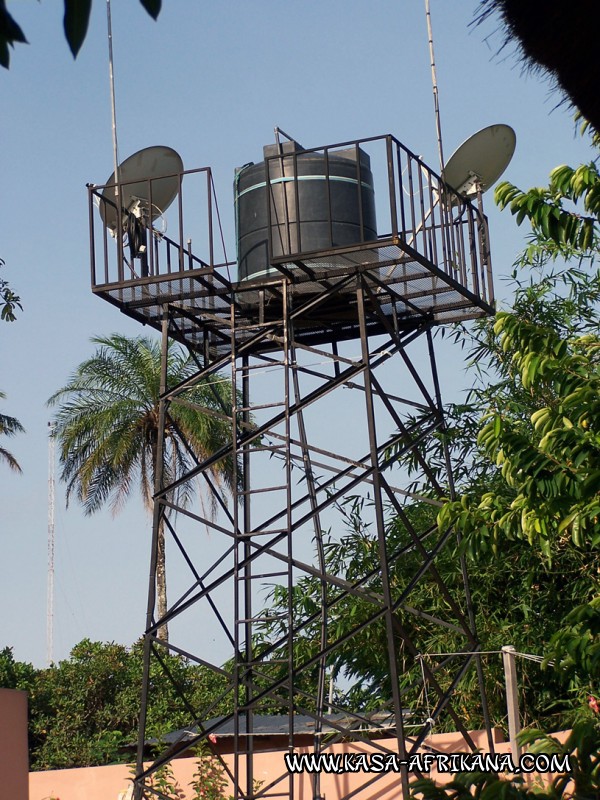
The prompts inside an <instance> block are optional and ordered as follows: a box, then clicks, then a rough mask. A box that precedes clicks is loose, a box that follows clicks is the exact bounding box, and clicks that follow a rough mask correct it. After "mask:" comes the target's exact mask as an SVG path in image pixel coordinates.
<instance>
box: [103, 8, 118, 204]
mask: <svg viewBox="0 0 600 800" xmlns="http://www.w3.org/2000/svg"><path fill="white" fill-rule="evenodd" d="M106 26H107V31H108V73H109V79H110V107H111V113H112V142H113V161H114V168H115V200H116V201H117V208H118V206H119V148H118V144H117V106H116V102H115V74H114V66H113V41H112V18H111V11H110V0H106Z"/></svg>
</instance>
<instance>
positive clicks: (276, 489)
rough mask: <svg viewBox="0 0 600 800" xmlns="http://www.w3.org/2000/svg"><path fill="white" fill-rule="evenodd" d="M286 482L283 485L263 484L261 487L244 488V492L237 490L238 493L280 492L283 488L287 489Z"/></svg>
mask: <svg viewBox="0 0 600 800" xmlns="http://www.w3.org/2000/svg"><path fill="white" fill-rule="evenodd" d="M287 488H288V487H287V484H284V485H283V486H265V487H264V488H263V489H246V491H244V492H238V494H260V493H261V492H281V491H283V490H284V489H287Z"/></svg>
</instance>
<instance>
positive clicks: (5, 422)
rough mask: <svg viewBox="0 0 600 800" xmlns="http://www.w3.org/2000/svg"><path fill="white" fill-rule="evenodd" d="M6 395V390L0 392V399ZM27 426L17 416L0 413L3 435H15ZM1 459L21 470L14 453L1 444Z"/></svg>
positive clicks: (0, 429) (13, 467) (1, 433)
mask: <svg viewBox="0 0 600 800" xmlns="http://www.w3.org/2000/svg"><path fill="white" fill-rule="evenodd" d="M5 397H6V395H5V394H4V392H0V400H4V398H5ZM24 431H25V428H24V427H23V426H22V425H21V423H20V422H19V420H18V419H16V417H9V416H7V415H6V414H0V435H3V436H14V435H15V433H23V432H24ZM0 461H6V463H7V464H8V466H9V467H10V468H11V469H14V471H15V472H21V471H22V470H21V467H20V466H19V462H18V461H17V459H16V458H15V457H14V456H13V454H12V453H9V452H8V450H7V449H6V448H5V447H2V446H0Z"/></svg>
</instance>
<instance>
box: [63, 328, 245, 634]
mask: <svg viewBox="0 0 600 800" xmlns="http://www.w3.org/2000/svg"><path fill="white" fill-rule="evenodd" d="M92 341H93V343H95V344H96V345H98V349H97V350H96V352H95V353H94V355H93V356H92V357H91V358H89V359H88V360H86V361H84V362H83V363H81V364H80V365H79V366H78V367H77V369H76V370H75V372H74V373H73V375H71V377H70V378H69V380H68V382H67V384H66V385H65V386H63V387H62V388H61V389H59V390H58V391H57V392H55V393H54V395H52V397H51V398H50V400H49V401H48V402H49V404H50V405H57V406H58V411H57V413H56V415H55V423H56V427H55V436H56V438H57V439H58V442H59V446H60V451H59V454H60V461H61V464H62V475H61V477H62V479H63V480H64V481H66V483H67V501H68V500H69V498H70V497H71V496H72V495H73V494H74V495H75V496H76V498H77V499H78V500H79V501H80V502H81V503H82V505H83V507H84V509H85V512H86V513H87V514H91V513H93V512H95V511H97V510H98V509H100V508H101V507H102V506H103V505H104V504H105V503H107V502H108V503H109V504H110V506H111V508H112V510H113V511H114V512H116V511H118V510H119V508H120V507H121V505H122V504H123V503H124V502H125V500H126V499H127V497H128V496H129V494H130V492H131V490H132V488H133V486H134V485H135V484H136V483H137V484H138V485H139V488H140V492H141V494H142V497H143V499H144V502H145V504H146V506H147V507H148V508H150V507H151V503H152V495H153V493H154V487H155V481H156V471H155V470H156V465H157V464H158V457H159V456H158V454H159V452H161V453H162V461H161V463H160V465H159V466H160V470H161V473H162V481H163V484H162V485H164V486H169V485H170V484H171V483H173V482H174V481H175V480H176V479H177V478H179V477H181V476H183V475H184V474H185V473H187V472H188V471H189V470H190V469H192V468H193V467H194V466H195V465H196V464H197V463H198V462H199V461H201V460H203V459H205V458H207V457H208V456H210V455H213V454H215V453H217V452H218V451H219V450H220V449H221V448H222V447H223V446H224V445H226V444H227V443H228V442H229V441H230V439H231V435H232V433H231V431H232V428H231V414H232V400H233V392H232V387H231V382H230V381H229V380H227V379H221V378H218V377H215V376H212V377H210V378H209V379H205V380H204V381H202V382H200V383H196V384H194V385H193V386H192V388H189V389H187V390H186V391H185V392H184V393H183V394H182V395H180V396H179V397H178V398H177V400H175V401H173V402H172V403H171V404H170V405H169V408H168V411H167V417H166V425H165V436H164V440H163V443H164V446H163V448H162V450H159V399H160V385H161V352H160V346H159V344H158V342H156V341H155V340H154V339H150V338H148V337H142V336H139V337H135V338H127V337H125V336H121V335H119V334H113V335H112V336H108V337H100V338H95V339H93V340H92ZM166 366H167V386H169V387H172V386H175V385H178V384H180V383H182V382H183V381H186V380H188V379H189V378H191V376H193V375H194V374H195V373H196V372H197V371H198V367H197V364H196V362H195V360H194V359H193V358H192V357H191V356H190V355H189V354H187V353H184V351H183V350H182V349H181V348H180V347H179V345H175V344H174V343H173V342H172V341H171V342H170V344H169V348H168V352H167V365H166ZM234 466H235V465H234V459H233V458H232V457H231V456H226V457H224V458H223V459H221V460H219V461H216V462H215V463H214V464H213V465H212V467H211V469H210V474H211V477H212V479H213V483H215V484H216V485H222V484H223V483H224V484H225V485H226V486H229V487H230V486H231V482H232V480H233V475H234V472H235V469H234ZM239 474H241V470H239V471H238V475H239ZM195 486H197V484H196V483H195V482H193V481H186V482H184V483H183V484H182V486H181V487H180V488H179V489H178V490H177V492H176V493H173V494H172V495H171V498H170V499H172V500H175V501H176V502H177V503H178V504H179V505H182V506H185V505H186V504H187V503H188V502H189V501H190V499H191V497H192V495H193V490H194V487H195ZM212 497H213V495H212V494H210V493H209V499H210V500H212ZM158 534H159V543H158V553H159V557H158V565H157V588H158V615H159V617H162V616H163V615H164V614H165V613H166V609H167V603H166V574H165V561H164V531H163V528H162V526H161V527H160V529H159V531H158ZM159 633H160V635H161V636H162V638H164V639H166V638H167V629H166V626H162V627H161V629H160V631H159Z"/></svg>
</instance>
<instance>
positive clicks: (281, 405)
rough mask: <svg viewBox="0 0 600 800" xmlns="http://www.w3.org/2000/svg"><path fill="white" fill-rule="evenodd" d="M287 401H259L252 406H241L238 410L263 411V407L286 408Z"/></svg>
mask: <svg viewBox="0 0 600 800" xmlns="http://www.w3.org/2000/svg"><path fill="white" fill-rule="evenodd" d="M284 407H285V403H258V404H257V405H252V406H240V407H239V408H238V411H261V410H262V409H263V408H284Z"/></svg>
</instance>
